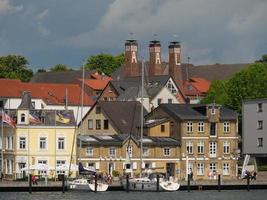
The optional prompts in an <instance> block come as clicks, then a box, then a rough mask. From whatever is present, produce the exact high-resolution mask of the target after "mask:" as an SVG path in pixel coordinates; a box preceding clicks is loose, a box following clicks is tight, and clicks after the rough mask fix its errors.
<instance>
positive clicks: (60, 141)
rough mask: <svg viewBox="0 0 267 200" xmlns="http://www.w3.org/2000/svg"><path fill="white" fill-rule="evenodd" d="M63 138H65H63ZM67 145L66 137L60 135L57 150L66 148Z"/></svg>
mask: <svg viewBox="0 0 267 200" xmlns="http://www.w3.org/2000/svg"><path fill="white" fill-rule="evenodd" d="M61 139H63V140H61ZM65 146H66V139H65V137H62V136H60V137H58V138H57V150H65Z"/></svg>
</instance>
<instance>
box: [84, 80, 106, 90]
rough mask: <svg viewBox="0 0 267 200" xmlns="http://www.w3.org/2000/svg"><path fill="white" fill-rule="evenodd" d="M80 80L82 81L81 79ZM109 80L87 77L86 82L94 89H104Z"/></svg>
mask: <svg viewBox="0 0 267 200" xmlns="http://www.w3.org/2000/svg"><path fill="white" fill-rule="evenodd" d="M79 81H82V80H81V79H79ZM108 82H109V80H97V79H85V80H84V84H85V85H87V86H88V87H90V88H92V89H94V90H103V89H104V88H105V87H106V85H107V84H108Z"/></svg>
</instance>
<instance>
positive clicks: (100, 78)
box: [91, 72, 112, 81]
mask: <svg viewBox="0 0 267 200" xmlns="http://www.w3.org/2000/svg"><path fill="white" fill-rule="evenodd" d="M91 77H92V78H94V79H97V80H109V81H110V80H112V78H111V77H109V76H106V75H102V74H99V73H98V72H95V73H93V74H91Z"/></svg>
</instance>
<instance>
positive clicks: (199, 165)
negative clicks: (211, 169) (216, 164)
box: [197, 163, 205, 176]
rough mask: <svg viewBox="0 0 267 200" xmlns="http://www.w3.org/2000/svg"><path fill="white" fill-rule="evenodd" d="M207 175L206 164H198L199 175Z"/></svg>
mask: <svg viewBox="0 0 267 200" xmlns="http://www.w3.org/2000/svg"><path fill="white" fill-rule="evenodd" d="M204 174H205V165H204V163H197V175H198V176H203V175H204Z"/></svg>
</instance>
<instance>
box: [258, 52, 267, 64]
mask: <svg viewBox="0 0 267 200" xmlns="http://www.w3.org/2000/svg"><path fill="white" fill-rule="evenodd" d="M256 62H262V63H267V54H264V55H263V56H262V57H261V59H260V60H258V61H256Z"/></svg>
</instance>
